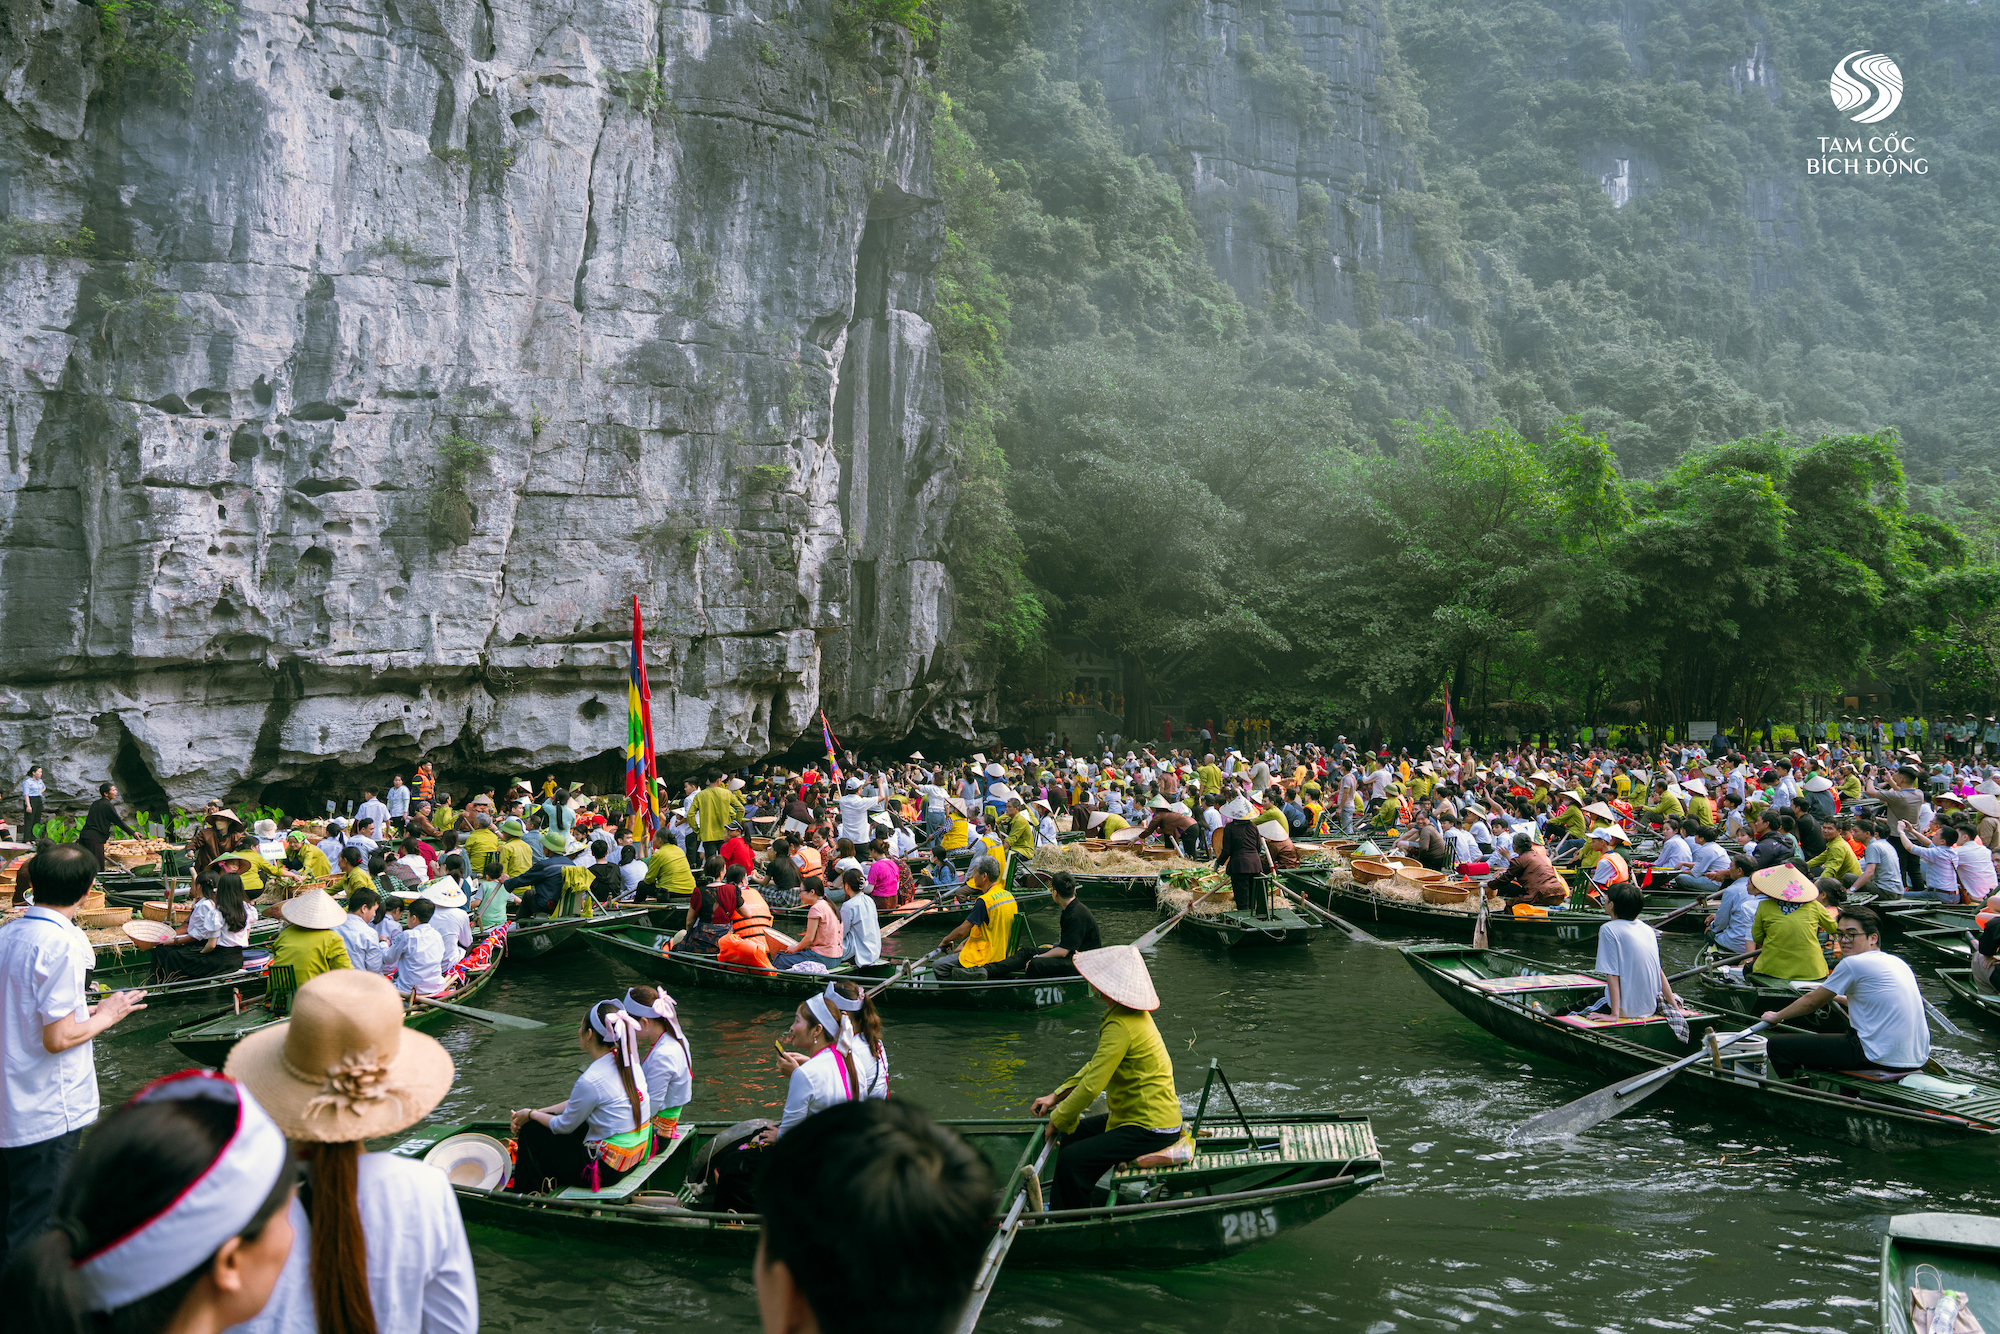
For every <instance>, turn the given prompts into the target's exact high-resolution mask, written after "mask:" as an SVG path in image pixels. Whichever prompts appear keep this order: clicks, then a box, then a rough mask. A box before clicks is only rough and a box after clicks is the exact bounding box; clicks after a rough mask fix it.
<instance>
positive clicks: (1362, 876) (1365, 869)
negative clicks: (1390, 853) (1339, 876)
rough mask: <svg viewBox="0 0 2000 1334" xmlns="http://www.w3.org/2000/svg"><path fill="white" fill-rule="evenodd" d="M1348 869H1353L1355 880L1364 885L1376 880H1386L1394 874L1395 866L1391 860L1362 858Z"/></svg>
mask: <svg viewBox="0 0 2000 1334" xmlns="http://www.w3.org/2000/svg"><path fill="white" fill-rule="evenodd" d="M1349 869H1350V870H1351V871H1353V873H1354V878H1355V879H1356V880H1358V881H1360V882H1361V883H1362V884H1364V885H1372V884H1374V883H1375V882H1376V881H1377V880H1387V879H1388V878H1389V877H1390V876H1392V875H1394V874H1396V870H1397V867H1396V865H1395V864H1394V863H1392V862H1372V861H1368V860H1366V859H1365V858H1364V859H1363V860H1360V861H1357V862H1355V863H1353V864H1352V865H1351V866H1350V867H1349Z"/></svg>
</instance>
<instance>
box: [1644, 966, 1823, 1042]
mask: <svg viewBox="0 0 2000 1334" xmlns="http://www.w3.org/2000/svg"><path fill="white" fill-rule="evenodd" d="M1687 981H1688V982H1691V983H1693V984H1694V986H1693V987H1692V988H1691V990H1693V991H1696V992H1699V993H1700V995H1701V998H1702V1001H1703V1003H1705V1004H1706V1005H1708V1006H1709V1007H1710V1008H1711V1009H1716V1010H1722V1011H1724V1012H1726V1013H1729V1014H1733V1015H1738V1016H1741V1017H1743V1018H1744V1020H1745V1022H1747V1023H1754V1022H1755V1021H1756V1020H1758V1019H1760V1018H1762V1017H1763V1016H1764V1014H1765V1013H1766V1012H1768V1011H1771V1010H1782V1009H1784V1008H1785V1007H1786V1006H1787V1005H1790V1004H1791V1003H1792V1002H1793V1001H1795V1000H1797V999H1798V998H1799V997H1801V996H1803V995H1805V994H1806V993H1807V992H1809V991H1811V990H1813V988H1815V987H1817V986H1818V985H1819V983H1817V982H1805V981H1799V982H1780V981H1778V980H1776V979H1774V978H1768V977H1758V976H1756V975H1755V974H1751V975H1748V976H1745V975H1743V974H1742V973H1740V972H1738V971H1734V970H1732V971H1731V972H1729V973H1728V974H1726V975H1725V973H1724V972H1723V971H1722V970H1720V969H1717V970H1714V971H1711V972H1706V973H1703V974H1702V975H1701V976H1699V977H1691V978H1688V979H1687ZM1680 986H1681V984H1680V983H1676V984H1675V988H1676V990H1677V991H1678V990H1679V988H1680ZM1680 994H1682V995H1683V997H1685V996H1686V994H1687V993H1686V992H1681V993H1680ZM1793 1024H1794V1026H1795V1027H1798V1028H1809V1029H1811V1030H1812V1031H1813V1032H1815V1033H1845V1032H1846V1031H1847V1027H1848V1025H1847V1015H1846V1013H1845V1012H1844V1011H1843V1010H1842V1009H1841V1008H1840V1007H1839V1006H1837V1005H1827V1006H1823V1007H1821V1008H1820V1009H1818V1010H1815V1011H1813V1012H1812V1013H1811V1014H1809V1015H1805V1016H1803V1017H1802V1018H1800V1019H1797V1020H1794V1021H1793Z"/></svg>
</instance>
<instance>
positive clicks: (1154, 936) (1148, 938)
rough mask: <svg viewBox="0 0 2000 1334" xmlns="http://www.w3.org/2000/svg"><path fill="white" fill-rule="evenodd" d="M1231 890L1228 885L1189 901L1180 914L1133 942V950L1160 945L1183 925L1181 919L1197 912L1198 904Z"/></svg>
mask: <svg viewBox="0 0 2000 1334" xmlns="http://www.w3.org/2000/svg"><path fill="white" fill-rule="evenodd" d="M1229 889H1230V887H1229V886H1228V885H1224V886H1223V887H1222V888H1220V889H1211V890H1209V891H1208V893H1206V894H1203V895H1200V896H1199V897H1197V898H1193V899H1189V900H1188V906H1187V907H1185V908H1183V909H1181V910H1180V911H1179V912H1177V913H1175V914H1174V915H1173V916H1172V917H1170V918H1168V919H1167V920H1166V921H1164V922H1162V923H1160V924H1159V925H1158V926H1156V927H1154V928H1153V929H1152V930H1151V931H1148V932H1147V933H1146V934H1145V935H1143V936H1141V937H1139V938H1138V939H1137V940H1135V941H1133V942H1132V948H1133V949H1135V950H1143V949H1149V948H1151V947H1152V946H1154V945H1157V944H1159V943H1160V937H1162V936H1164V935H1166V934H1167V932H1169V931H1171V930H1173V929H1174V928H1175V927H1177V926H1179V925H1180V924H1181V919H1182V918H1183V917H1186V916H1187V915H1188V914H1189V913H1191V912H1193V911H1194V910H1195V905H1196V904H1199V903H1206V902H1208V901H1209V900H1210V899H1212V898H1214V897H1215V896H1216V895H1217V894H1226V893H1228V892H1229Z"/></svg>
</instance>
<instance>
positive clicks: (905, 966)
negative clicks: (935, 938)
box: [834, 945, 945, 1000]
mask: <svg viewBox="0 0 2000 1334" xmlns="http://www.w3.org/2000/svg"><path fill="white" fill-rule="evenodd" d="M944 952H945V946H943V945H940V946H938V947H937V948H936V949H934V950H932V951H931V952H930V953H929V954H926V955H924V956H923V957H922V958H921V959H905V960H904V961H903V962H902V963H901V964H900V965H898V967H897V968H896V971H895V972H893V973H891V974H889V976H887V977H885V978H883V979H882V980H881V981H880V982H878V983H876V984H875V985H874V986H872V987H870V988H868V990H866V991H864V992H863V993H861V999H863V1000H868V999H871V998H872V997H874V996H875V995H876V994H877V993H879V992H882V991H885V990H887V989H888V988H889V987H890V986H891V985H892V984H893V983H895V982H898V981H900V980H901V979H903V978H904V977H907V976H908V975H909V974H911V973H913V972H915V971H916V970H917V969H919V968H921V967H923V966H924V965H925V964H927V963H929V962H930V961H931V960H932V959H935V958H937V957H938V956H939V955H941V954H943V953H944ZM840 980H841V979H840V978H835V979H834V981H836V982H838V981H840Z"/></svg>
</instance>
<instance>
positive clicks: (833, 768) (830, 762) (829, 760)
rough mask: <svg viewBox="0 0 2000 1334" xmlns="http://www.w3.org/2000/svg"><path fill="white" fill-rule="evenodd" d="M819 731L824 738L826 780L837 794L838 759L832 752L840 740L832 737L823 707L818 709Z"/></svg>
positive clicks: (838, 789)
mask: <svg viewBox="0 0 2000 1334" xmlns="http://www.w3.org/2000/svg"><path fill="white" fill-rule="evenodd" d="M819 731H820V735H821V736H822V737H824V738H825V740H826V777H827V782H829V783H831V784H832V785H833V790H834V792H835V794H836V795H837V794H838V793H839V791H840V761H839V760H837V759H835V758H834V754H835V752H837V751H838V750H839V749H840V742H838V741H836V740H835V739H834V735H833V725H832V724H831V723H829V722H827V720H826V710H825V709H821V710H820V711H819Z"/></svg>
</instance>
